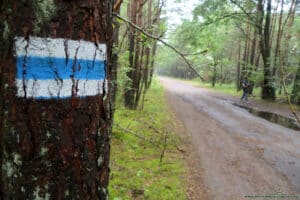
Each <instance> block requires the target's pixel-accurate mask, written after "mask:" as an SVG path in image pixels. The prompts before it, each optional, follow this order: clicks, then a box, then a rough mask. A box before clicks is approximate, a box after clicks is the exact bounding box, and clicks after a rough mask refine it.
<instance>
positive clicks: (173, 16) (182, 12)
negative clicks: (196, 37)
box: [165, 0, 199, 28]
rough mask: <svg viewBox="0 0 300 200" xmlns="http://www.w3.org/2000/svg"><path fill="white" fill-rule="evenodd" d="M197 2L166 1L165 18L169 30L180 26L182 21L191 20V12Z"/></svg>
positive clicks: (196, 0) (186, 0) (183, 0)
mask: <svg viewBox="0 0 300 200" xmlns="http://www.w3.org/2000/svg"><path fill="white" fill-rule="evenodd" d="M197 3H199V0H166V5H165V9H166V17H167V18H168V24H169V28H173V27H174V26H176V25H178V24H180V23H181V22H182V20H184V19H192V11H193V9H194V7H195V5H196V4H197Z"/></svg>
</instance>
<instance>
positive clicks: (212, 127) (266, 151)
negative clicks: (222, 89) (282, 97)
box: [160, 78, 300, 200]
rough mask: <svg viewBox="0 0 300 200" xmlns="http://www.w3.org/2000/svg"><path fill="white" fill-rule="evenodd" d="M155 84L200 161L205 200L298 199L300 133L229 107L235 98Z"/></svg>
mask: <svg viewBox="0 0 300 200" xmlns="http://www.w3.org/2000/svg"><path fill="white" fill-rule="evenodd" d="M160 81H161V83H162V84H163V85H164V87H165V89H166V92H167V98H168V101H169V103H170V105H171V108H172V109H173V111H174V112H175V114H176V116H177V118H178V119H179V120H180V121H182V123H183V124H184V126H185V128H186V130H187V132H188V134H189V137H190V139H191V142H192V145H193V147H194V151H195V153H196V155H197V156H198V157H199V168H200V169H201V171H202V172H203V173H202V175H201V179H202V180H203V182H204V184H205V185H206V187H207V188H208V190H207V196H208V197H205V198H206V199H212V200H235V199H236V200H241V199H254V198H255V199H265V198H262V196H265V195H273V198H271V199H277V198H278V196H280V195H281V197H284V198H279V199H300V131H294V130H292V129H288V128H284V127H282V126H279V125H276V124H273V123H271V122H268V121H266V120H264V119H262V118H259V117H256V116H254V115H252V114H250V113H249V112H248V111H246V110H244V109H241V108H239V107H236V106H234V105H233V104H232V103H233V102H234V101H239V99H238V98H236V99H235V100H234V99H230V98H227V97H226V96H223V97H222V95H219V96H216V95H215V93H214V92H211V91H209V90H207V89H203V88H199V87H195V86H191V85H189V84H187V83H183V82H179V81H175V80H173V79H168V78H160ZM297 194H298V195H299V196H295V195H297ZM255 195H257V196H256V197H255ZM276 195H277V198H276ZM195 199H203V198H202V197H195ZM268 199H270V198H268Z"/></svg>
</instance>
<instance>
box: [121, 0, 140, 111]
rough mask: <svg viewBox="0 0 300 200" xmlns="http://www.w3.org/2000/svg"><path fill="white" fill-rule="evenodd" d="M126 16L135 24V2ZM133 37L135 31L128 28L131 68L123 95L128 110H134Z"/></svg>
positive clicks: (131, 3)
mask: <svg viewBox="0 0 300 200" xmlns="http://www.w3.org/2000/svg"><path fill="white" fill-rule="evenodd" d="M127 9H128V11H127V14H128V16H130V19H131V22H132V23H134V24H136V14H137V0H131V1H130V4H129V5H128V8H127ZM135 35H136V30H135V29H134V28H132V27H130V28H129V34H128V40H129V49H128V51H129V66H130V67H131V68H132V69H131V70H130V71H129V72H128V73H127V77H128V78H129V80H130V82H128V88H126V91H125V93H124V104H125V107H127V108H129V109H134V89H133V85H134V83H133V81H134V78H135V69H134V67H133V66H134V57H135V51H134V50H135V48H136V47H135V46H136V41H135Z"/></svg>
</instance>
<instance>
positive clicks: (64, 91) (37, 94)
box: [16, 79, 107, 99]
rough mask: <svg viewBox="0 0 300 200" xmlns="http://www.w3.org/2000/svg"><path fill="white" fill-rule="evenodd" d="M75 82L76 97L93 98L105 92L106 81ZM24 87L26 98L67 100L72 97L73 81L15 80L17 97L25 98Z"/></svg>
mask: <svg viewBox="0 0 300 200" xmlns="http://www.w3.org/2000/svg"><path fill="white" fill-rule="evenodd" d="M75 82H77V93H76V96H78V97H85V96H95V95H98V94H102V93H103V90H105V91H107V81H105V80H75ZM24 85H25V86H26V90H25V91H26V96H27V98H31V97H32V98H37V99H51V98H69V97H71V96H72V88H73V81H72V80H71V79H66V80H62V82H60V81H56V80H33V79H29V80H24V81H23V80H22V79H16V86H17V88H18V90H17V96H18V97H25V92H24V89H23V86H24Z"/></svg>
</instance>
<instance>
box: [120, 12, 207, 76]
mask: <svg viewBox="0 0 300 200" xmlns="http://www.w3.org/2000/svg"><path fill="white" fill-rule="evenodd" d="M114 16H115V17H117V18H118V19H120V20H122V21H124V22H126V23H127V24H129V25H130V26H132V27H133V28H135V29H136V30H138V31H140V32H141V33H143V34H144V35H146V36H147V37H149V38H152V39H154V40H157V41H160V42H161V43H163V44H164V45H165V46H167V47H169V48H170V49H172V50H173V51H175V52H176V53H177V54H178V55H179V56H180V57H181V58H182V59H183V60H184V61H185V62H186V64H187V65H188V67H189V68H190V69H191V70H192V71H194V72H195V73H196V74H197V75H198V76H199V77H200V79H201V80H202V81H205V79H204V78H203V77H202V76H201V74H200V73H199V72H198V71H197V70H196V69H195V68H194V67H193V66H192V65H191V63H190V62H189V61H188V60H187V58H186V57H185V56H184V54H182V53H181V52H180V51H179V50H178V49H176V48H175V47H173V46H172V45H170V44H168V43H167V42H165V41H164V40H162V39H161V38H160V36H155V35H152V34H150V33H147V32H146V31H145V30H143V29H142V28H140V27H139V26H137V25H136V24H134V23H132V22H131V21H129V20H128V19H125V18H123V17H121V16H120V15H118V14H117V13H114Z"/></svg>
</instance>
